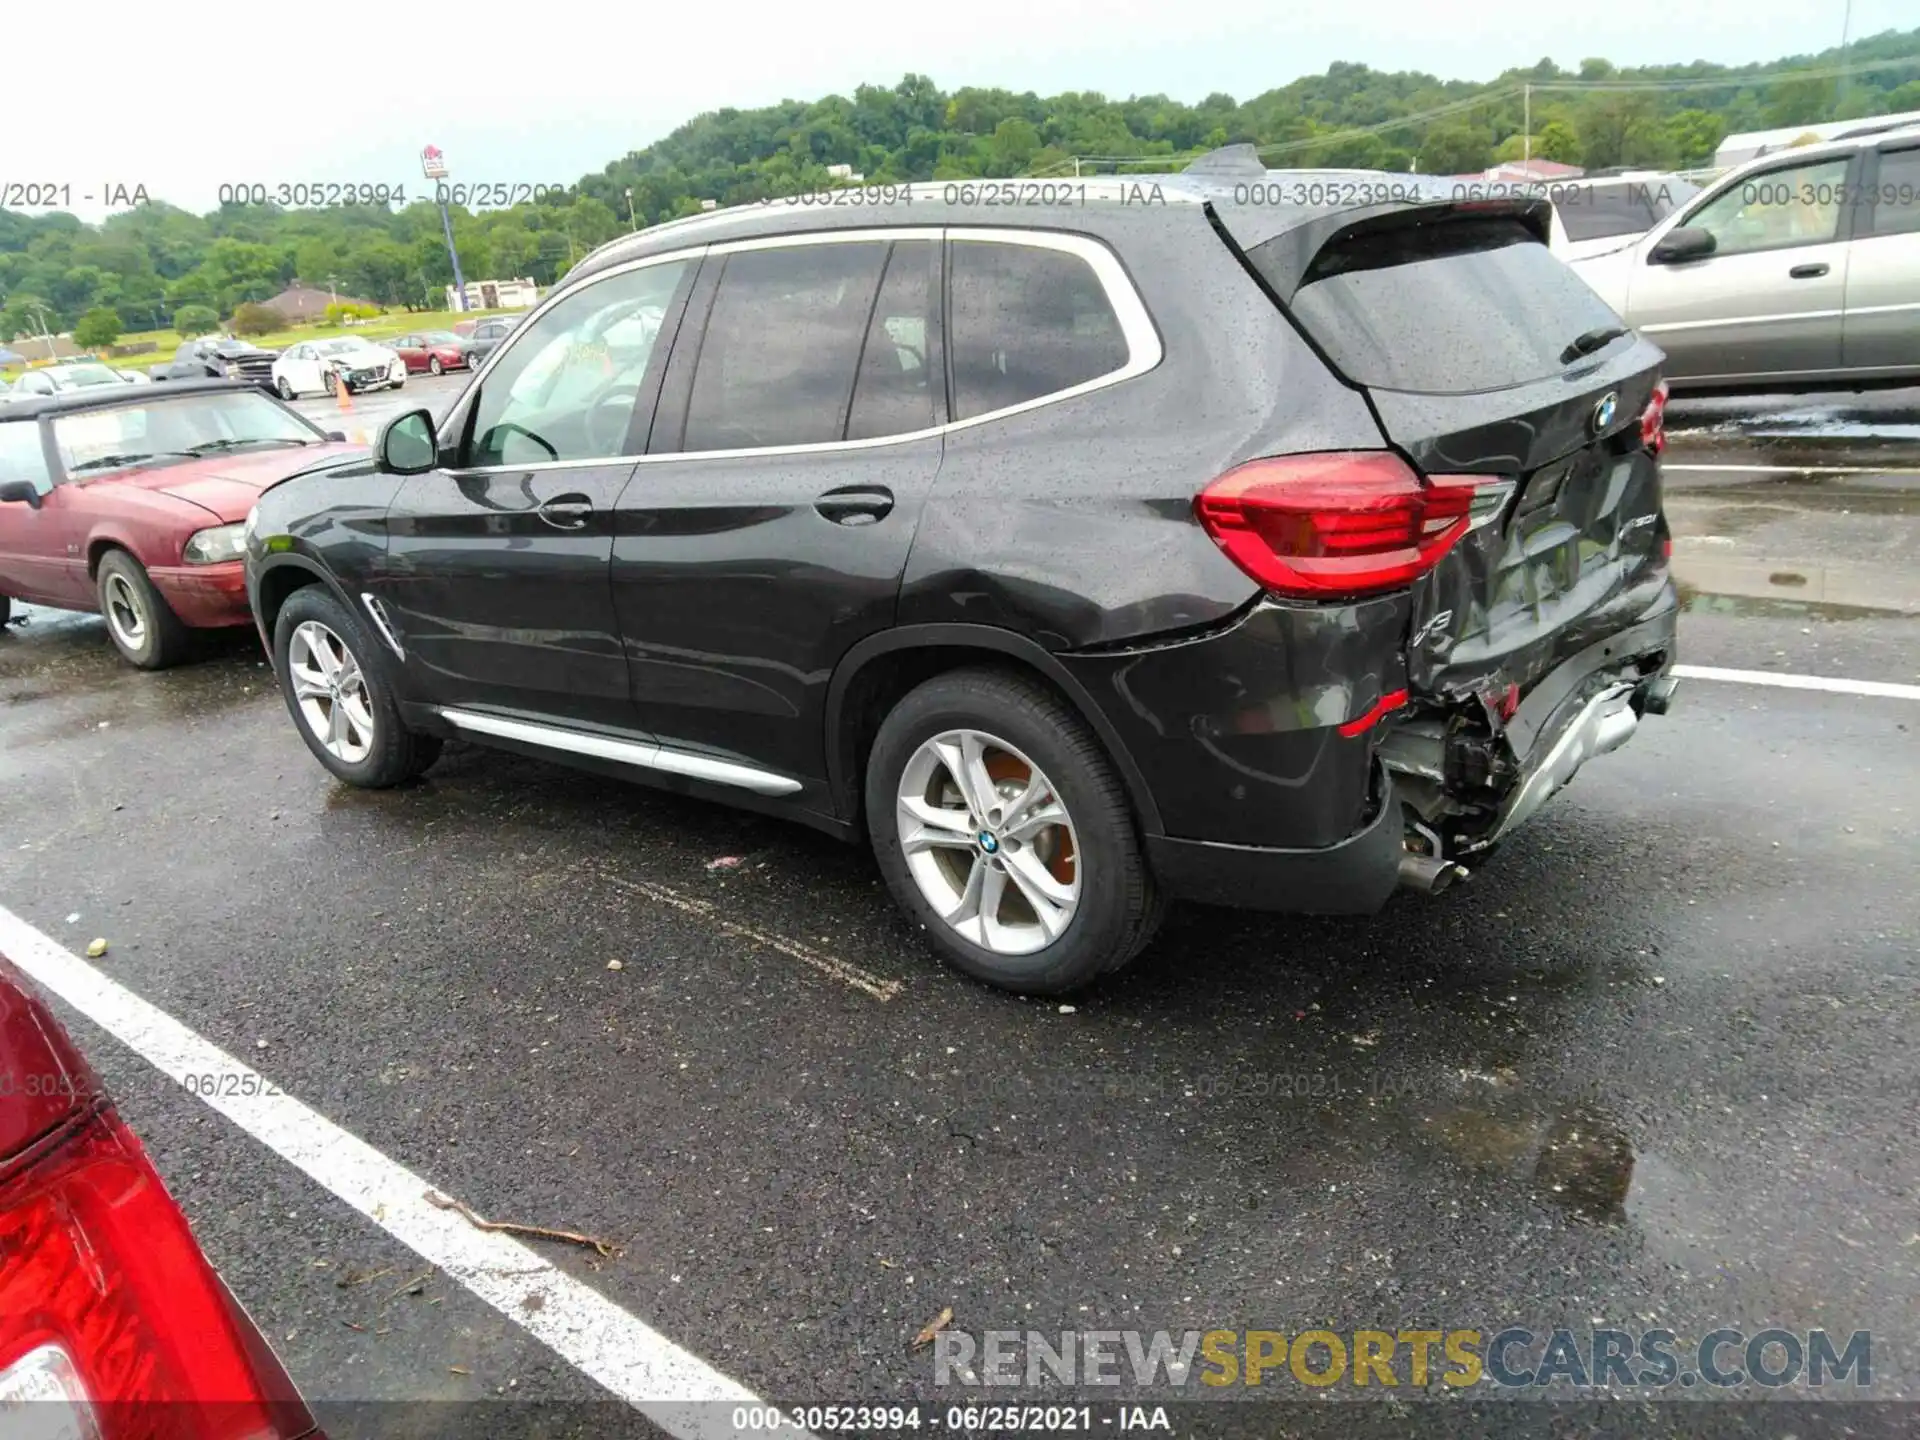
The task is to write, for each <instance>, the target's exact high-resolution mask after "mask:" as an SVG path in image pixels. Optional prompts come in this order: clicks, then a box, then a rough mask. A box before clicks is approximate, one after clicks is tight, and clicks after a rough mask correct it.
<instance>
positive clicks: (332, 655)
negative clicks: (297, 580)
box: [273, 585, 440, 790]
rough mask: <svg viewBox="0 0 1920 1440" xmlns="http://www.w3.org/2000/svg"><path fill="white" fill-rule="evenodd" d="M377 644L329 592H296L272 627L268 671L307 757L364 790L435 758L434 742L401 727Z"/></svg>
mask: <svg viewBox="0 0 1920 1440" xmlns="http://www.w3.org/2000/svg"><path fill="white" fill-rule="evenodd" d="M376 644H377V642H376V641H375V640H374V638H373V636H372V634H371V633H370V632H369V631H368V629H367V627H366V626H365V625H363V624H361V622H360V619H359V617H358V616H357V615H355V614H354V613H353V612H352V611H351V610H349V609H348V608H347V607H346V606H345V605H343V604H341V603H340V601H339V600H338V599H336V598H335V597H334V595H333V594H332V592H331V591H329V590H327V589H325V588H324V587H322V586H319V585H309V586H306V587H305V588H304V589H301V590H296V591H295V592H294V593H293V595H292V597H291V598H290V599H289V600H288V601H287V603H286V604H285V605H283V606H282V607H281V609H280V615H279V617H278V619H276V620H275V621H274V626H273V668H274V670H275V672H276V673H277V674H278V675H279V677H280V693H281V695H282V696H283V697H284V698H285V700H286V702H287V710H288V712H289V713H290V714H291V715H292V716H293V723H294V726H295V728H296V729H298V730H299V732H300V738H301V739H302V740H304V741H306V742H307V748H308V749H309V750H311V751H312V752H313V755H314V758H315V759H316V760H318V761H319V762H320V763H321V764H322V765H324V766H326V767H327V769H328V770H329V771H331V772H332V773H333V774H334V776H335V777H336V778H338V779H341V780H344V781H346V782H347V783H348V784H349V785H356V786H359V787H360V788H362V789H366V790H384V789H387V788H388V787H390V786H394V785H398V784H400V783H401V782H402V781H405V780H410V779H412V778H413V777H414V776H416V775H418V774H420V772H421V771H423V770H425V769H426V768H427V767H428V766H429V765H431V764H433V762H434V761H435V760H437V759H439V758H440V741H439V739H438V738H437V737H436V736H432V735H421V734H417V733H415V732H414V731H411V730H409V729H407V727H406V726H405V725H404V724H403V723H402V722H401V719H400V707H399V704H398V702H397V701H396V700H395V698H394V693H393V688H392V686H390V685H389V684H388V683H387V677H386V673H385V671H384V670H383V669H382V668H381V661H380V657H379V652H378V651H377V650H376V648H375V646H376Z"/></svg>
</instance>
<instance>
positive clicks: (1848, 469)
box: [1660, 461, 1920, 475]
mask: <svg viewBox="0 0 1920 1440" xmlns="http://www.w3.org/2000/svg"><path fill="white" fill-rule="evenodd" d="M1660 468H1661V469H1662V470H1691V471H1693V472H1695V473H1696V474H1701V475H1920V470H1890V469H1888V468H1887V467H1886V466H1884V465H1670V464H1667V463H1666V462H1665V461H1662V462H1661V465H1660Z"/></svg>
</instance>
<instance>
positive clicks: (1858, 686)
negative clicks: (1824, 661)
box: [1673, 665, 1920, 700]
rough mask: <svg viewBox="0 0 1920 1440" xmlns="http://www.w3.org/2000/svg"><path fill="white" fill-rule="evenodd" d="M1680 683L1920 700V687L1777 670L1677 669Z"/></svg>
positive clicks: (1697, 667)
mask: <svg viewBox="0 0 1920 1440" xmlns="http://www.w3.org/2000/svg"><path fill="white" fill-rule="evenodd" d="M1673 673H1674V674H1676V675H1678V676H1679V677H1680V678H1681V679H1682V680H1724V681H1726V682H1727V683H1729V684H1732V685H1772V686H1774V687H1775V688H1776V689H1780V690H1825V691H1827V692H1829V693H1831V694H1834V695H1875V696H1879V697H1881V698H1883V699H1887V700H1920V685H1901V684H1897V683H1895V682H1894V681H1891V680H1839V679H1834V678H1832V677H1830V676H1826V675H1793V674H1786V673H1782V672H1781V671H1778V670H1721V669H1719V668H1717V667H1715V666H1712V665H1676V666H1674V667H1673Z"/></svg>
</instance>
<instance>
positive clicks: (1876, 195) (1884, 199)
mask: <svg viewBox="0 0 1920 1440" xmlns="http://www.w3.org/2000/svg"><path fill="white" fill-rule="evenodd" d="M1867 202H1868V204H1869V205H1871V206H1872V207H1873V219H1872V221H1871V224H1870V228H1871V230H1872V232H1873V233H1874V234H1875V235H1913V234H1920V149H1915V150H1888V151H1885V152H1884V153H1882V155H1881V156H1880V178H1879V179H1878V180H1876V181H1875V182H1874V185H1873V189H1872V190H1871V191H1869V192H1868V195H1867Z"/></svg>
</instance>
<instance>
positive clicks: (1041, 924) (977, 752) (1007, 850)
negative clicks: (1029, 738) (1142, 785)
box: [895, 730, 1081, 955]
mask: <svg viewBox="0 0 1920 1440" xmlns="http://www.w3.org/2000/svg"><path fill="white" fill-rule="evenodd" d="M895 804H896V819H897V823H898V829H899V833H900V846H901V849H902V851H903V852H904V853H905V856H906V861H907V870H908V873H909V874H911V875H912V876H913V880H914V883H915V884H916V885H918V886H919V887H920V893H921V895H922V896H923V897H924V898H925V900H926V902H927V904H928V905H930V906H931V907H932V908H933V911H934V913H935V914H936V915H938V916H940V917H941V919H943V920H945V921H946V923H947V924H948V925H950V926H952V927H953V929H954V930H955V931H956V932H957V933H958V934H959V935H960V936H961V937H962V938H963V939H965V940H968V941H970V942H971V943H973V944H975V945H978V946H980V947H981V948H982V949H984V950H991V951H993V952H994V953H995V954H998V955H1030V954H1032V953H1033V952H1034V951H1036V950H1042V949H1045V948H1046V947H1047V946H1048V945H1051V944H1052V943H1053V942H1054V941H1055V940H1057V939H1059V938H1060V936H1061V935H1062V934H1064V933H1065V932H1066V929H1067V926H1068V925H1069V924H1071V923H1072V921H1073V915H1074V910H1075V909H1076V908H1077V907H1078V905H1079V902H1080V878H1081V877H1080V863H1079V862H1080V847H1079V844H1078V839H1077V837H1076V835H1075V833H1074V828H1073V818H1072V816H1071V815H1069V814H1068V813H1067V807H1066V804H1065V803H1064V802H1063V801H1062V800H1061V798H1060V795H1059V792H1058V791H1057V790H1055V789H1054V786H1053V782H1052V781H1050V780H1049V779H1048V778H1047V777H1046V775H1045V774H1044V773H1043V772H1042V771H1041V769H1040V767H1039V766H1037V765H1035V764H1034V763H1033V762H1032V761H1031V760H1029V759H1028V758H1027V757H1026V756H1025V755H1023V754H1021V753H1020V752H1019V751H1018V750H1016V749H1014V748H1013V746H1011V745H1009V744H1008V743H1007V742H1006V741H1004V740H1001V739H999V738H998V737H996V736H993V735H989V734H987V733H986V732H985V731H982V730H949V731H945V732H944V733H942V734H939V735H935V736H934V737H933V738H932V739H930V740H928V741H926V743H924V744H923V745H921V746H920V748H919V749H918V750H916V751H914V753H913V757H912V758H911V759H910V760H909V761H908V762H907V764H906V767H905V769H904V770H902V772H901V776H900V786H899V790H898V794H897V798H896V802H895Z"/></svg>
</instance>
